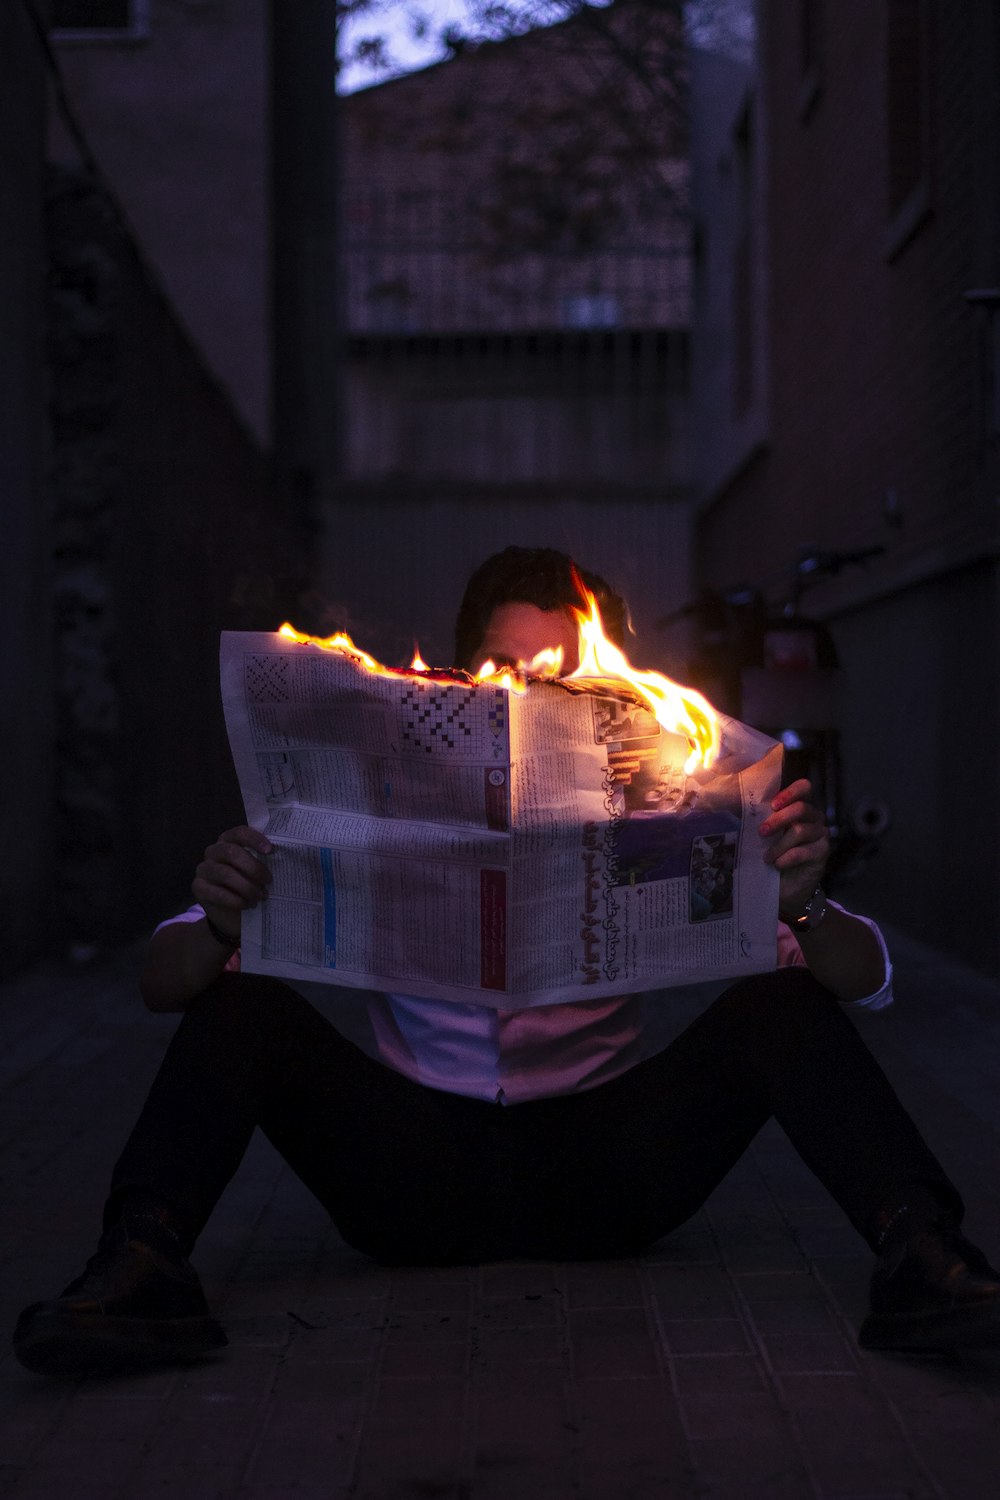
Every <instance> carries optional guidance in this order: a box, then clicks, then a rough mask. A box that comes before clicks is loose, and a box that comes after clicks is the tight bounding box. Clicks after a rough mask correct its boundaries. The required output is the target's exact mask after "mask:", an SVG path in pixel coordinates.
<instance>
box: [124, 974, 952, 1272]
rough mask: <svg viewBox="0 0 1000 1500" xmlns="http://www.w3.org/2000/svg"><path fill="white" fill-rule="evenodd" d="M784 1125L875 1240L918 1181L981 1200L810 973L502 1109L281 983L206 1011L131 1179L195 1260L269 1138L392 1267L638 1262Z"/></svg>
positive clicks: (208, 1000)
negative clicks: (546, 1095) (373, 1046)
mask: <svg viewBox="0 0 1000 1500" xmlns="http://www.w3.org/2000/svg"><path fill="white" fill-rule="evenodd" d="M771 1116H774V1117H775V1118H776V1119H777V1120H778V1121H779V1123H780V1124H781V1125H782V1126H783V1128H784V1130H785V1131H786V1133H787V1134H788V1136H789V1139H790V1140H791V1142H792V1144H793V1145H794V1146H795V1148H796V1150H797V1151H798V1152H799V1154H800V1155H801V1156H802V1158H803V1159H804V1161H805V1162H806V1164H807V1165H808V1166H809V1167H810V1168H811V1169H812V1170H813V1171H814V1172H815V1174H816V1175H817V1177H818V1178H819V1179H820V1181H821V1182H823V1183H824V1184H825V1186H826V1187H827V1188H828V1189H829V1191H830V1192H831V1193H832V1194H833V1196H834V1197H835V1198H836V1200H837V1201H838V1203H839V1204H840V1205H841V1207H842V1208H843V1210H844V1212H845V1213H846V1215H847V1217H848V1218H849V1219H850V1220H851V1222H852V1223H853V1224H854V1226H855V1227H856V1228H857V1229H858V1231H859V1232H860V1233H861V1234H862V1235H863V1236H864V1237H865V1238H866V1239H867V1240H868V1241H869V1243H873V1240H874V1225H873V1220H874V1216H875V1214H876V1213H877V1211H878V1209H879V1208H880V1207H881V1205H882V1204H883V1203H884V1202H885V1201H886V1200H887V1199H889V1198H891V1197H893V1196H894V1194H896V1193H897V1192H899V1191H901V1190H903V1189H905V1188H906V1187H908V1186H909V1185H910V1184H912V1183H915V1182H923V1183H926V1184H928V1185H930V1186H932V1187H933V1188H934V1189H935V1191H936V1192H937V1193H938V1194H939V1196H940V1197H941V1198H942V1200H943V1201H944V1202H945V1203H946V1204H948V1205H949V1206H951V1207H952V1209H953V1210H954V1212H955V1213H956V1215H957V1216H958V1217H960V1216H961V1212H962V1205H961V1201H960V1199H959V1197H958V1194H957V1193H956V1191H955V1189H954V1188H953V1187H952V1186H951V1184H950V1183H949V1181H948V1179H947V1178H946V1176H945V1174H944V1172H943V1171H942V1169H941V1167H940V1166H939V1165H938V1163H937V1162H936V1161H935V1159H934V1157H933V1156H932V1155H931V1153H930V1151H929V1150H928V1148H927V1146H926V1145H925V1143H924V1141H923V1139H922V1138H921V1136H920V1134H919V1132H918V1131H917V1129H916V1126H915V1125H914V1124H913V1121H912V1120H911V1119H910V1117H909V1115H908V1114H907V1113H906V1112H905V1110H904V1109H903V1107H902V1105H901V1104H900V1103H899V1100H898V1099H897V1098H896V1095H895V1094H894V1092H893V1090H892V1088H891V1087H890V1085H889V1083H888V1081H887V1079H886V1077H885V1075H884V1074H883V1072H882V1071H881V1069H880V1068H879V1066H878V1064H877V1063H876V1062H875V1059H874V1058H873V1057H872V1056H871V1054H870V1053H869V1052H868V1050H867V1048H866V1047H865V1046H864V1044H863V1042H862V1041H861V1040H860V1038H859V1037H858V1035H857V1033H856V1032H855V1030H854V1028H853V1026H852V1025H851V1023H850V1022H849V1021H848V1020H847V1018H846V1017H845V1016H844V1015H843V1013H842V1012H841V1011H840V1009H839V1007H838V1005H837V1003H836V1001H835V1000H834V999H833V997H832V996H831V995H830V994H829V993H828V992H827V991H826V990H824V989H823V988H822V987H821V986H820V985H819V984H818V983H817V982H816V981H815V980H814V979H813V978H812V976H811V975H810V974H808V973H807V972H805V971H804V970H801V969H800V970H794V969H790V970H780V971H778V972H777V973H775V974H767V975H760V976H757V977H755V978H752V979H747V980H744V981H741V982H740V983H739V984H736V985H734V986H733V987H732V988H731V989H729V990H727V991H726V993H725V994H724V995H722V996H721V997H720V998H719V999H718V1000H717V1001H716V1002H715V1004H714V1005H712V1006H711V1007H710V1008H709V1009H708V1010H707V1011H706V1012H705V1013H704V1014H703V1015H701V1016H700V1017H699V1018H698V1019H697V1020H696V1021H695V1022H694V1023H693V1024H692V1025H691V1026H689V1027H688V1028H687V1030H686V1031H684V1032H683V1034H682V1035H681V1036H679V1037H678V1038H677V1039H676V1041H674V1042H673V1043H672V1044H671V1045H670V1046H669V1047H668V1048H667V1049H666V1051H664V1052H661V1053H660V1054H659V1055H658V1056H656V1057H653V1058H651V1059H649V1060H648V1061H647V1062H644V1063H641V1064H639V1065H638V1066H637V1067H635V1068H632V1069H631V1070H630V1071H629V1072H627V1073H625V1074H624V1075H622V1076H621V1077H620V1078H617V1079H614V1080H613V1081H612V1082H610V1083H606V1084H602V1085H600V1086H599V1087H597V1088H594V1089H590V1090H588V1091H586V1092H584V1093H579V1094H570V1095H566V1096H563V1097H560V1098H555V1099H541V1100H537V1101H532V1102H529V1103H524V1104H517V1105H512V1106H500V1105H497V1104H492V1103H484V1102H481V1101H479V1100H476V1099H468V1098H464V1097H462V1096H460V1095H457V1094H446V1093H442V1092H440V1091H439V1090H436V1089H430V1088H425V1087H424V1086H422V1085H420V1084H416V1083H412V1082H411V1081H410V1080H409V1079H407V1078H403V1077H402V1076H401V1075H399V1074H397V1073H394V1072H393V1071H391V1070H390V1069H388V1068H385V1067H383V1066H382V1065H381V1064H379V1063H376V1062H373V1061H371V1059H369V1058H368V1057H366V1056H365V1055H364V1054H363V1053H361V1052H360V1051H359V1050H358V1049H357V1048H356V1047H354V1046H353V1045H352V1044H351V1043H350V1042H347V1041H345V1040H344V1039H343V1038H342V1037H341V1036H340V1035H339V1033H338V1032H337V1031H336V1030H335V1028H334V1027H333V1026H331V1025H330V1023H329V1022H328V1021H326V1020H325V1019H324V1018H323V1017H322V1016H320V1015H319V1013H318V1012H317V1011H315V1010H314V1009H313V1008H312V1007H311V1006H310V1005H309V1004H308V1003H307V1002H306V1001H305V1000H303V999H301V998H300V997H299V996H298V995H297V994H295V993H294V992H293V991H292V990H290V989H289V988H288V987H287V986H285V985H283V984H280V983H278V982H276V981H274V980H270V979H264V978H260V977H256V976H250V975H224V976H223V977H222V979H221V980H220V981H219V982H218V983H217V984H216V985H213V987H212V988H211V989H210V990H208V991H206V992H205V994H203V995H201V996H200V997H199V998H198V999H197V1001H196V1002H195V1003H194V1004H193V1005H192V1006H191V1008H190V1009H189V1010H188V1012H187V1013H186V1014H185V1016H184V1018H183V1020H182V1021H181V1023H180V1026H179V1027H178V1030H177V1033H176V1035H175V1036H174V1039H173V1041H172V1042H171V1044H170V1047H169V1049H168V1051H167V1054H166V1057H165V1058H164V1061H163V1064H162V1066H161V1068H160V1071H159V1073H158V1075H157V1077H156V1079H155V1081H154V1083H153V1087H152V1089H151V1091H150V1094H149V1097H148V1099H147V1101H146V1104H145V1106H144V1108H143V1110H142V1113H141V1115H140V1117H139V1120H138V1122H137V1124H136V1127H135V1129H134V1131H133V1132H132V1135H131V1137H130V1138H129V1141H128V1143H127V1145H126V1147H125V1150H124V1152H123V1153H122V1156H121V1158H120V1160H119V1162H118V1164H117V1166H116V1167H115V1170H114V1174H113V1178H112V1193H111V1198H110V1199H109V1202H108V1205H107V1208H106V1210H105V1219H106V1223H110V1222H113V1221H114V1220H115V1219H116V1218H117V1217H118V1215H119V1213H120V1211H121V1208H122V1205H123V1203H124V1202H125V1201H126V1200H127V1199H128V1197H129V1196H130V1195H131V1194H139V1195H143V1196H145V1195H152V1196H153V1197H155V1198H157V1199H159V1200H161V1201H162V1202H163V1203H165V1204H166V1205H167V1206H168V1207H169V1208H170V1210H171V1211H172V1213H173V1215H174V1216H175V1218H176V1220H177V1222H178V1224H179V1225H180V1226H181V1228H182V1232H183V1236H184V1238H185V1239H186V1241H187V1248H188V1249H189V1248H190V1246H192V1245H193V1244H194V1241H195V1239H196V1238H197V1236H198V1234H199V1233H200V1231H201V1229H202V1227H203V1226H204V1224H205V1222H206V1220H207V1219H208V1217H209V1215H210V1214H211V1212H212V1209H213V1208H214V1206H215V1204H216V1202H217V1201H218V1199H219V1197H220V1195H221V1193H222V1191H223V1189H224V1188H225V1186H226V1184H227V1183H228V1182H229V1180H230V1179H231V1177H232V1176H233V1174H234V1173H235V1172H236V1170H237V1168H238V1166H239V1164H240V1161H241V1159H242V1157H243V1154H244V1152H245V1150H246V1148H247V1145H248V1143H249V1141H250V1137H251V1135H252V1134H253V1131H254V1129H255V1128H256V1127H257V1126H259V1127H260V1128H261V1130H263V1132H264V1134H265V1135H266V1136H267V1137H268V1139H269V1140H270V1141H272V1142H273V1144H274V1145H275V1147H276V1148H277V1149H278V1151H279V1152H280V1153H281V1155H282V1156H283V1157H284V1158H285V1160H286V1161H287V1162H288V1164H289V1165H290V1166H291V1167H292V1169H293V1170H294V1171H295V1172H296V1173H297V1175H298V1176H299V1177H300V1178H301V1179H302V1181H303V1182H304V1183H305V1184H306V1186H307V1187H309V1188H310V1189H311V1191H312V1192H313V1193H315V1195H316V1197H317V1198H318V1199H319V1200H320V1202H321V1203H322V1204H323V1205H324V1207H325V1208H326V1209H327V1210H328V1212H329V1213H330V1215H331V1217H332V1218H333V1220H334V1222H335V1223H336V1225H337V1227H338V1229H339V1230H340V1232H341V1234H342V1235H343V1237H344V1238H345V1239H346V1240H347V1241H348V1243H349V1244H352V1245H354V1246H355V1247H356V1248H358V1249H360V1250H364V1251H366V1252H367V1253H369V1254H370V1255H373V1256H375V1257H376V1258H377V1259H380V1260H384V1261H396V1262H409V1263H429V1264H444V1263H449V1262H455V1263H459V1262H472V1261H479V1260H496V1259H503V1258H506V1257H531V1258H547V1259H583V1258H588V1257H594V1256H597V1257H610V1256H617V1255H623V1254H628V1253H630V1252H634V1251H636V1250H637V1249H640V1248H642V1247H643V1246H645V1245H649V1244H651V1243H653V1242H654V1241H655V1240H657V1239H660V1238H661V1237H662V1236H663V1235H665V1234H667V1233H668V1232H669V1231H670V1230H671V1229H674V1228H676V1227H677V1226H678V1225H680V1224H682V1223H683V1222H684V1221H685V1220H686V1219H688V1218H689V1217H690V1216H691V1215H692V1214H693V1213H695V1212H696V1211H697V1210H698V1208H699V1207H700V1206H701V1204H702V1203H703V1202H704V1200H705V1198H706V1197H707V1196H708V1194H709V1193H710V1192H711V1191H712V1189H713V1188H714V1187H715V1186H716V1185H717V1184H718V1183H719V1182H720V1181H721V1180H722V1178H723V1177H724V1176H725V1174H726V1173H727V1171H728V1170H729V1169H730V1167H731V1166H733V1164H734V1163H735V1162H736V1161H737V1159H738V1158H739V1157H740V1156H741V1155H742V1153H743V1152H744V1151H745V1150H746V1148H747V1146H749V1144H750V1142H751V1141H752V1140H753V1138H754V1136H755V1135H756V1133H757V1131H758V1130H759V1129H760V1127H761V1126H762V1125H763V1124H764V1122H765V1121H766V1120H768V1119H769V1118H770V1117H771Z"/></svg>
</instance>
